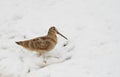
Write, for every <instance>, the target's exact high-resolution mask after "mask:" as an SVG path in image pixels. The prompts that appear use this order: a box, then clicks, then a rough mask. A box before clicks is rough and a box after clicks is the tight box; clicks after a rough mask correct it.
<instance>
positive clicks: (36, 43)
mask: <svg viewBox="0 0 120 77" xmlns="http://www.w3.org/2000/svg"><path fill="white" fill-rule="evenodd" d="M56 34H59V35H61V36H62V37H64V38H65V39H67V38H66V37H65V36H63V35H62V34H61V33H59V32H58V30H57V29H56V28H55V27H51V28H50V29H49V31H48V34H47V35H46V36H43V37H37V38H34V39H30V40H25V41H19V42H16V43H17V44H18V45H21V46H22V47H24V48H26V49H28V50H30V51H36V52H38V53H39V54H41V55H42V54H43V53H46V52H48V51H50V50H52V49H53V48H54V47H55V46H56V44H57V35H56Z"/></svg>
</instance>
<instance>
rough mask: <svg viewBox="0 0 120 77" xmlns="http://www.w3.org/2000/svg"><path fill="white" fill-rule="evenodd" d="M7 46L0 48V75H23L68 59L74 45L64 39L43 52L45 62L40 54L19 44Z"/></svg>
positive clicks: (3, 76)
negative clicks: (46, 51)
mask: <svg viewBox="0 0 120 77" xmlns="http://www.w3.org/2000/svg"><path fill="white" fill-rule="evenodd" d="M9 48H10V47H7V49H1V48H0V77H25V76H27V74H28V73H30V72H31V71H35V70H38V69H42V68H44V67H47V66H48V65H52V64H57V63H62V62H64V61H67V60H70V59H71V57H72V50H73V49H74V45H73V43H72V42H70V41H65V42H64V43H62V44H61V45H58V46H56V48H55V49H53V50H52V51H51V52H48V53H46V54H45V57H46V63H45V62H43V58H42V57H41V56H38V55H37V54H36V53H33V52H29V51H27V50H25V49H24V48H21V47H20V46H17V45H15V46H13V48H11V49H9Z"/></svg>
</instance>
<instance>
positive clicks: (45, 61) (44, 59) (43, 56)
mask: <svg viewBox="0 0 120 77" xmlns="http://www.w3.org/2000/svg"><path fill="white" fill-rule="evenodd" d="M41 56H42V58H43V62H44V63H45V64H46V63H47V58H46V56H45V55H44V54H42V55H41Z"/></svg>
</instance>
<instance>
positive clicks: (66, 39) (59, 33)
mask: <svg viewBox="0 0 120 77" xmlns="http://www.w3.org/2000/svg"><path fill="white" fill-rule="evenodd" d="M57 33H58V34H59V35H61V36H62V37H63V38H65V39H66V40H68V39H67V37H65V36H63V35H62V34H61V33H59V32H57Z"/></svg>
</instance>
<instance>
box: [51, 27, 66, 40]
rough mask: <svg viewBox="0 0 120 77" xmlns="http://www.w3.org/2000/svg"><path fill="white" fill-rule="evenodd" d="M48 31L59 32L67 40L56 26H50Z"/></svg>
mask: <svg viewBox="0 0 120 77" xmlns="http://www.w3.org/2000/svg"><path fill="white" fill-rule="evenodd" d="M49 32H53V33H55V34H59V35H61V36H62V37H63V38H65V39H66V40H68V39H67V38H66V37H65V36H64V35H62V34H61V33H60V32H59V31H58V30H57V29H56V27H54V26H52V27H50V29H49Z"/></svg>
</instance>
